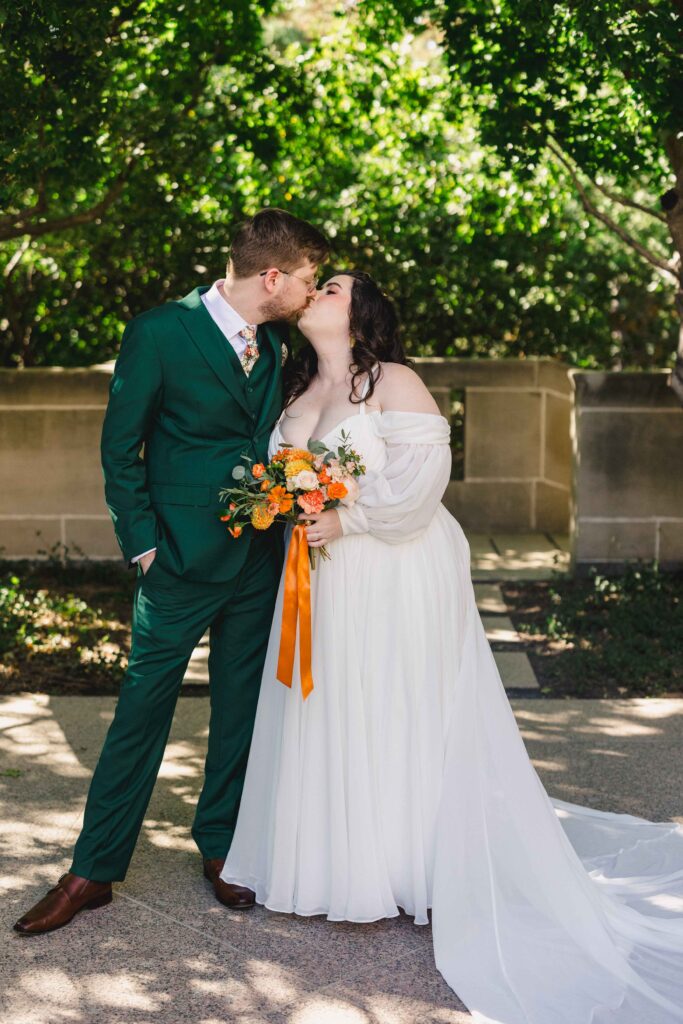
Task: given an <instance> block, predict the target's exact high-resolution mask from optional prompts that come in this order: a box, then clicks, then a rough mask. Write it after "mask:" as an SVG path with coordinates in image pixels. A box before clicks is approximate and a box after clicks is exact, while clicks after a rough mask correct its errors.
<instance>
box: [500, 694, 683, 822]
mask: <svg viewBox="0 0 683 1024" xmlns="http://www.w3.org/2000/svg"><path fill="white" fill-rule="evenodd" d="M511 703H512V706H513V709H514V710H515V715H516V719H517V724H518V726H519V728H520V731H521V734H522V737H523V739H524V742H525V744H526V748H527V751H528V753H529V756H530V757H531V758H532V760H533V762H534V765H535V767H536V769H537V771H538V773H539V776H540V777H541V781H542V782H543V784H544V786H545V787H546V789H547V790H548V792H549V793H550V795H552V796H555V797H559V798H560V799H563V800H568V801H570V802H572V803H579V804H586V805H588V806H590V807H595V808H597V809H600V810H606V811H615V812H622V813H628V814H635V815H637V816H639V817H644V818H649V819H650V820H661V821H667V820H677V821H681V820H683V801H682V799H681V792H682V791H683V765H682V764H681V758H680V749H681V743H682V742H683V699H667V698H652V699H648V698H637V699H632V700H600V701H597V700H583V699H581V700H580V699H576V700H565V701H544V702H542V703H540V702H533V703H532V702H531V701H524V700H513V701H512V702H511Z"/></svg>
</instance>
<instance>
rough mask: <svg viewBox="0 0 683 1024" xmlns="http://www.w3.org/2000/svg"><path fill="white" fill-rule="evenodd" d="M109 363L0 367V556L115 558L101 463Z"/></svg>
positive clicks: (117, 554) (119, 553) (115, 545)
mask: <svg viewBox="0 0 683 1024" xmlns="http://www.w3.org/2000/svg"><path fill="white" fill-rule="evenodd" d="M111 370H112V367H110V366H106V367H91V368H88V369H74V370H65V369H60V368H58V367H54V368H50V369H38V370H0V481H1V485H0V555H2V557H3V558H34V557H36V556H39V553H40V552H41V551H43V552H45V551H50V550H51V549H53V548H54V546H55V545H57V546H58V548H59V551H60V552H61V553H63V552H64V547H66V548H68V550H69V554H70V555H71V556H73V557H79V553H80V552H82V553H83V554H85V555H87V556H89V557H90V558H95V559H111V558H120V557H121V552H120V550H119V547H118V544H117V543H116V540H115V538H114V530H113V527H112V523H111V518H110V516H109V512H108V511H107V507H106V505H105V504H104V493H103V478H102V469H101V466H100V431H101V428H102V417H103V416H104V410H105V408H106V405H107V397H108V388H109V380H110V377H111ZM42 557H45V556H44V555H42Z"/></svg>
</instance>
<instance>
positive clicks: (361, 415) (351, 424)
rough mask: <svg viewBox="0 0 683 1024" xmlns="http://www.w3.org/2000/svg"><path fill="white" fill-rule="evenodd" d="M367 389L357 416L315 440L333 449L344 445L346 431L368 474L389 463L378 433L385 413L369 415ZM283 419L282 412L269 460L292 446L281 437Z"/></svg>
mask: <svg viewBox="0 0 683 1024" xmlns="http://www.w3.org/2000/svg"><path fill="white" fill-rule="evenodd" d="M367 388H368V381H367V380H366V382H365V384H364V385H363V390H362V392H361V397H362V401H361V402H359V404H358V412H355V413H351V414H350V415H349V416H346V417H345V418H344V419H343V420H341V422H340V423H337V425H336V426H335V427H333V428H332V430H328V431H327V433H326V434H323V436H322V437H317V438H315V440H316V441H320V442H321V444H325V445H327V447H328V448H331V449H334V448H336V447H337V446H338V445H340V444H341V443H342V436H341V435H342V431H344V433H346V434H347V435H348V436H349V438H350V440H351V447H352V448H353V449H354V450H355V451H357V452H358V454H359V455H360V456H362V458H363V464H364V465H365V468H366V470H368V471H369V470H375V471H380V470H382V469H383V468H384V466H385V463H386V459H387V454H386V442H385V440H384V438H383V437H382V436H381V434H380V433H379V432H378V429H377V428H378V425H379V422H380V419H381V417H382V412H381V410H379V409H376V410H373V411H372V412H368V410H367V408H366V404H365V395H366V393H367ZM284 415H285V413H284V411H283V412H282V414H281V416H280V418H279V419H278V421H277V423H276V424H275V427H274V428H273V432H272V433H271V435H270V443H269V445H268V458H269V459H272V457H273V455H274V454H275V452H276V451H277V450H278V448H279V447H280V446H281V445H282V444H288V443H290V442H288V441H287V440H286V438H285V437H284V436H283V434H282V420H283V418H284Z"/></svg>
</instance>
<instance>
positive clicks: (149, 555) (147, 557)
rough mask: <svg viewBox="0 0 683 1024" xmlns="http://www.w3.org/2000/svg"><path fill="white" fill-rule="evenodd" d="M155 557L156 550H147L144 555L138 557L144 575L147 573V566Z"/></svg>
mask: <svg viewBox="0 0 683 1024" xmlns="http://www.w3.org/2000/svg"><path fill="white" fill-rule="evenodd" d="M156 557H157V553H156V551H148V552H147V554H146V555H143V556H142V558H140V559H138V561H139V562H140V565H141V566H142V573H143V575H144V576H146V575H147V572H148V570H149V567H150V565H151V564H152V562H153V561H154V559H155V558H156Z"/></svg>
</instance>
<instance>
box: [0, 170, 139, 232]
mask: <svg viewBox="0 0 683 1024" xmlns="http://www.w3.org/2000/svg"><path fill="white" fill-rule="evenodd" d="M134 162H135V161H134V158H132V157H131V158H130V159H129V160H128V163H127V164H126V166H125V167H124V169H123V170H122V171H121V173H120V174H118V175H117V177H116V178H115V179H114V181H113V183H112V185H111V186H110V188H109V190H108V192H107V193H106V194H105V195H104V196H103V197H102V199H100V201H99V203H95V205H94V206H91V207H90V208H89V209H87V210H81V211H80V212H78V213H71V214H68V215H67V216H66V217H57V218H55V219H54V220H44V221H38V222H37V223H31V222H30V220H29V218H28V217H26V216H21V215H18V216H17V215H15V216H14V217H9V218H5V222H4V223H1V224H0V241H7V240H8V239H11V238H20V237H21V236H22V235H28V236H29V237H30V238H39V237H40V236H41V235H49V234H51V233H52V232H53V231H63V230H65V229H66V228H74V227H78V225H79V224H91V223H92V221H94V220H97V218H98V217H101V216H102V215H103V214H104V213H106V211H107V210H108V209H109V207H110V206H111V205H112V203H114V202H116V200H117V199H118V197H119V196H120V195H121V193H122V192H123V189H124V187H125V185H126V182H127V180H128V177H129V175H130V172H131V169H132V167H133V164H134ZM36 211H37V207H32V208H31V209H30V211H28V212H29V213H30V214H32V215H35V213H36ZM25 212H26V211H22V213H25ZM8 221H9V223H7V222H8Z"/></svg>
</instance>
